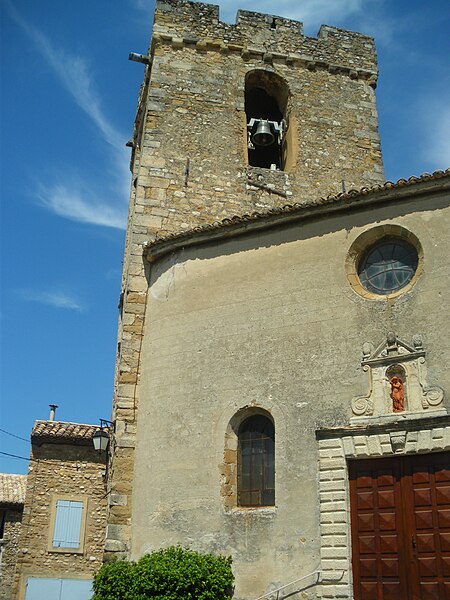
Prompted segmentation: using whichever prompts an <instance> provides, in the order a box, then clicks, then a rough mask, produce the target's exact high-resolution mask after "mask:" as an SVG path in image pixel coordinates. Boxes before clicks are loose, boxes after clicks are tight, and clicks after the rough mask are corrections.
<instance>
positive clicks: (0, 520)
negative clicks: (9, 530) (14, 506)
mask: <svg viewBox="0 0 450 600" xmlns="http://www.w3.org/2000/svg"><path fill="white" fill-rule="evenodd" d="M5 524H6V510H2V509H0V540H2V539H3V538H4V536H5Z"/></svg>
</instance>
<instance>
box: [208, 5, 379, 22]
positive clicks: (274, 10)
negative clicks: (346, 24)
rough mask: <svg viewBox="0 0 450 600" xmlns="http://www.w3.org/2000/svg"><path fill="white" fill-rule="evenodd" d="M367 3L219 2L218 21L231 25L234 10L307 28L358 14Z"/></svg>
mask: <svg viewBox="0 0 450 600" xmlns="http://www.w3.org/2000/svg"><path fill="white" fill-rule="evenodd" d="M369 1H370V0H332V1H330V0H278V2H274V1H273V0H220V1H219V2H215V3H217V4H219V5H220V15H221V19H222V20H225V21H228V22H231V23H234V22H235V16H236V13H237V11H238V9H244V10H250V11H254V12H260V13H268V14H275V15H277V16H281V17H287V18H289V19H294V20H297V21H302V22H304V23H305V24H306V25H307V26H308V27H311V26H317V25H321V24H328V25H331V24H333V23H339V22H341V21H342V19H344V18H346V17H348V16H350V15H354V14H356V13H358V12H361V11H362V9H363V8H364V5H366V4H368V3H369Z"/></svg>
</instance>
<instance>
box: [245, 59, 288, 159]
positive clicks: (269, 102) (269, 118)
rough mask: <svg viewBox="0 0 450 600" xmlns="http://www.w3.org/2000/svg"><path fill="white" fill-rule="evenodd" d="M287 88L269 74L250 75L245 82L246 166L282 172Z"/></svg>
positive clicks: (283, 82) (252, 72) (272, 74)
mask: <svg viewBox="0 0 450 600" xmlns="http://www.w3.org/2000/svg"><path fill="white" fill-rule="evenodd" d="M288 99H289V88H288V86H287V84H286V82H285V81H284V80H283V79H282V78H281V77H279V76H278V75H276V74H275V73H272V72H270V71H261V70H257V71H251V72H250V73H248V74H247V77H246V79H245V114H246V119H247V148H248V164H249V165H250V166H253V167H262V168H264V169H276V170H284V168H285V165H286V162H287V155H288V153H289V144H288V143H287V139H288V137H287V129H288V124H289V119H288V114H287V113H288Z"/></svg>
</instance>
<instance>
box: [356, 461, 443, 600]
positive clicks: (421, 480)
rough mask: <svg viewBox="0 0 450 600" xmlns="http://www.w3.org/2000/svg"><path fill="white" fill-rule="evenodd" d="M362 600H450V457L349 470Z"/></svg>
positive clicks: (359, 465)
mask: <svg viewBox="0 0 450 600" xmlns="http://www.w3.org/2000/svg"><path fill="white" fill-rule="evenodd" d="M349 476H350V506H351V527H352V554H353V557H352V565H353V586H354V599H355V600H450V453H449V452H443V453H436V454H426V455H414V456H404V457H392V458H386V459H385V458H383V459H369V460H354V461H351V462H350V463H349Z"/></svg>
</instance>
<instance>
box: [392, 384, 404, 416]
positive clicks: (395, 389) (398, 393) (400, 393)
mask: <svg viewBox="0 0 450 600" xmlns="http://www.w3.org/2000/svg"><path fill="white" fill-rule="evenodd" d="M389 383H390V384H391V398H392V410H393V412H395V413H397V412H403V411H404V410H405V390H404V387H403V381H402V380H401V378H400V377H397V376H394V377H392V379H391V380H390V382H389Z"/></svg>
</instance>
